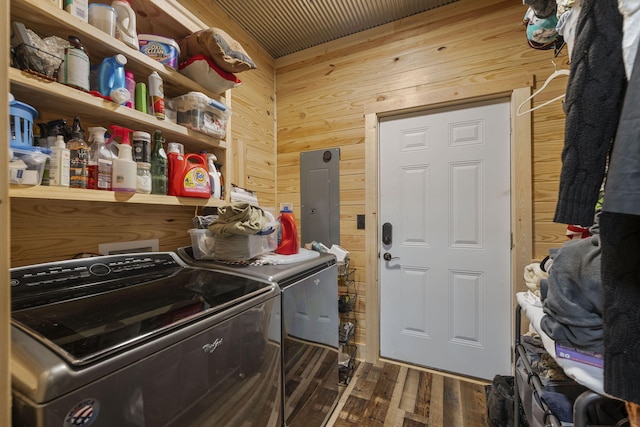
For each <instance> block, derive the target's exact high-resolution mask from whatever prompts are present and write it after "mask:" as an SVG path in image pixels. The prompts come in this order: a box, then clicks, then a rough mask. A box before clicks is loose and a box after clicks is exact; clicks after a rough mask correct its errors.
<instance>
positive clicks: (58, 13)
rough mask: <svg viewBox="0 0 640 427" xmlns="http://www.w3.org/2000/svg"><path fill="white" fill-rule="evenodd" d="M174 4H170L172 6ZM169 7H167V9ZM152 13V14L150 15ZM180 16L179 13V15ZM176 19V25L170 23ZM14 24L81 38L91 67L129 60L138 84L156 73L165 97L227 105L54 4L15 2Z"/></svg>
mask: <svg viewBox="0 0 640 427" xmlns="http://www.w3.org/2000/svg"><path fill="white" fill-rule="evenodd" d="M170 3H171V2H167V4H170ZM167 7H168V6H167ZM147 12H149V13H151V12H150V11H147ZM176 14H177V12H176ZM164 16H165V21H164V22H165V23H166V24H165V25H166V26H167V27H169V28H172V29H173V31H176V29H178V30H177V31H179V32H180V33H182V35H183V36H186V35H188V34H190V33H191V32H192V31H190V30H188V29H187V28H185V27H184V26H183V25H182V24H179V21H177V19H179V18H180V16H179V14H178V16H168V15H164ZM167 19H173V20H174V21H173V22H169V21H167ZM11 20H12V21H14V20H15V21H19V22H22V23H24V24H25V25H26V27H27V28H30V29H32V30H34V31H35V32H36V33H38V35H39V36H40V37H43V38H44V37H48V36H54V35H55V36H58V37H60V38H63V39H65V40H66V38H67V37H68V36H69V35H75V36H77V37H79V38H80V40H81V41H82V44H83V45H84V46H85V48H86V49H87V52H88V53H89V55H90V57H91V62H92V63H99V62H98V61H102V59H103V58H105V57H108V56H113V55H116V54H118V53H121V54H123V55H124V56H126V57H127V65H126V68H127V70H130V71H133V73H134V74H135V76H136V81H146V78H147V76H148V75H149V74H150V73H151V72H152V71H157V72H158V74H160V77H162V79H163V81H164V90H165V95H166V96H168V97H175V96H180V95H184V94H185V93H187V92H190V91H198V92H204V93H206V94H207V95H208V96H209V97H211V98H215V99H218V100H220V101H222V102H224V97H222V96H221V95H219V94H215V93H212V92H209V91H207V90H206V89H204V88H203V87H202V86H200V85H199V84H197V83H196V82H194V81H193V80H191V79H190V78H188V77H185V76H183V75H182V74H180V73H178V72H177V71H175V70H174V69H172V68H170V67H166V66H165V65H163V64H161V63H160V62H158V61H156V60H154V59H152V58H149V57H148V56H146V55H145V54H143V53H141V52H140V51H138V50H136V49H133V48H131V47H129V46H127V45H126V44H124V43H122V42H121V41H120V40H117V39H115V38H113V37H111V36H109V35H107V34H106V33H104V32H102V31H100V30H99V29H97V28H95V27H94V26H92V25H90V24H88V23H86V22H83V21H82V20H80V19H79V18H77V17H75V16H73V15H71V14H69V13H67V12H65V11H64V10H62V9H59V8H58V7H56V6H55V5H54V3H53V2H47V1H43V0H12V1H11Z"/></svg>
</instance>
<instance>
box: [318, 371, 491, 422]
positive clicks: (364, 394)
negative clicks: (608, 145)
mask: <svg viewBox="0 0 640 427" xmlns="http://www.w3.org/2000/svg"><path fill="white" fill-rule="evenodd" d="M484 386H485V383H480V382H474V381H471V380H469V381H466V380H464V379H461V378H457V377H452V376H446V375H441V374H438V373H433V372H429V371H425V370H419V369H415V368H410V367H407V366H403V365H397V364H394V363H389V362H382V361H381V362H378V363H376V364H371V363H365V362H362V363H360V364H359V366H358V368H357V369H356V371H355V373H354V375H353V378H352V379H351V381H350V382H349V385H348V386H346V387H345V389H344V391H343V394H342V396H341V398H340V401H339V402H338V405H337V407H336V409H335V410H334V412H333V414H332V416H331V418H330V419H329V422H328V424H327V426H328V427H342V426H350V427H353V426H366V427H376V426H380V427H419V426H428V427H488V423H487V417H486V401H485V393H484Z"/></svg>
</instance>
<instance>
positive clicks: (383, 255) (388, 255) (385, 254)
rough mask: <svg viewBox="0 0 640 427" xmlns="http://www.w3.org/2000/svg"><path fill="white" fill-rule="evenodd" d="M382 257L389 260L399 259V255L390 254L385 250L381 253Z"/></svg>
mask: <svg viewBox="0 0 640 427" xmlns="http://www.w3.org/2000/svg"><path fill="white" fill-rule="evenodd" d="M382 258H384V260H385V261H391V260H392V259H399V258H400V257H397V256H391V254H390V253H389V252H385V253H384V254H382Z"/></svg>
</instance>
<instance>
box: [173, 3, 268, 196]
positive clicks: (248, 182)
mask: <svg viewBox="0 0 640 427" xmlns="http://www.w3.org/2000/svg"><path fill="white" fill-rule="evenodd" d="M179 1H180V3H181V4H182V5H183V6H184V7H186V8H187V9H189V10H190V11H191V12H192V13H193V14H195V15H196V16H197V17H198V18H200V19H201V20H202V21H203V22H204V23H205V24H207V25H208V26H211V27H218V28H221V29H223V30H224V31H226V32H227V33H229V34H230V35H231V36H232V37H233V38H234V39H235V40H237V41H238V42H239V43H240V44H241V45H242V47H243V48H244V50H246V51H247V53H248V54H249V56H250V57H251V59H253V61H254V62H255V63H256V64H257V65H258V68H257V69H256V70H251V71H245V72H242V73H238V74H237V76H238V78H239V79H240V80H242V84H241V85H240V86H239V87H237V88H234V89H232V90H231V91H230V92H231V96H230V99H231V101H230V104H231V110H232V115H231V147H232V150H233V152H234V156H235V159H236V162H235V164H234V167H235V171H236V172H235V173H234V176H232V177H231V179H227V183H230V182H233V183H234V184H237V185H240V186H242V187H246V188H249V189H251V190H255V191H257V192H258V200H259V202H260V205H261V206H264V207H275V206H276V191H275V182H276V163H275V162H276V157H275V153H276V142H275V141H276V138H275V125H276V111H275V87H276V82H275V68H274V63H275V61H274V59H273V58H271V57H270V56H269V55H268V54H267V52H266V51H265V50H264V49H263V48H262V47H260V46H259V45H258V44H257V43H256V41H255V40H253V39H252V38H251V37H250V36H249V35H248V34H247V33H246V32H245V31H244V30H243V29H242V28H240V27H239V26H238V25H236V24H235V23H234V22H233V21H232V20H231V18H229V16H228V15H227V14H226V12H224V11H223V10H222V9H220V8H219V7H217V6H216V5H215V4H214V3H213V2H211V1H207V0H179Z"/></svg>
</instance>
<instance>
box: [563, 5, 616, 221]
mask: <svg viewBox="0 0 640 427" xmlns="http://www.w3.org/2000/svg"><path fill="white" fill-rule="evenodd" d="M580 6H581V9H580V14H579V17H578V21H577V23H576V39H575V45H574V47H573V53H572V60H571V75H570V77H569V81H568V84H567V92H566V97H565V105H564V108H565V112H566V122H565V140H564V148H563V150H562V171H561V174H560V190H559V193H558V204H557V206H556V212H555V216H554V219H553V220H554V221H555V222H559V223H563V224H578V225H581V226H589V225H591V224H592V223H593V216H594V212H595V205H596V202H597V200H598V193H599V191H600V187H601V185H602V180H603V178H604V173H605V166H606V159H607V153H608V151H609V148H610V146H611V142H612V139H613V137H614V135H615V131H616V128H617V125H618V118H619V116H620V110H621V108H622V98H623V95H624V90H625V86H626V77H625V72H624V65H623V61H622V16H621V15H620V12H619V11H618V5H617V1H616V0H583V1H581V4H580Z"/></svg>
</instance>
